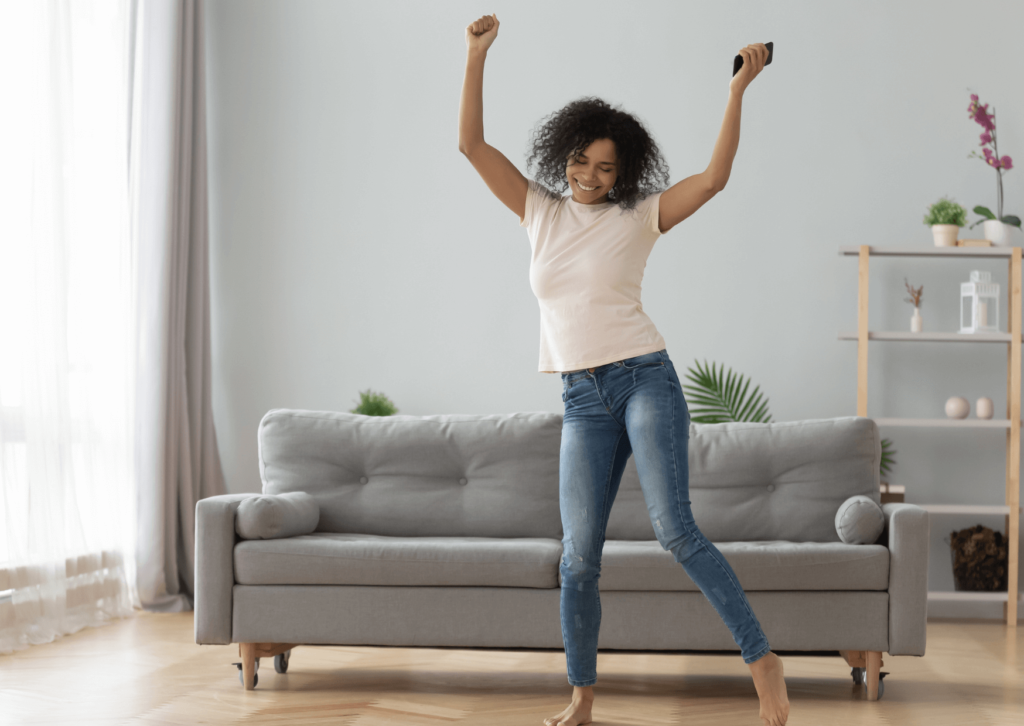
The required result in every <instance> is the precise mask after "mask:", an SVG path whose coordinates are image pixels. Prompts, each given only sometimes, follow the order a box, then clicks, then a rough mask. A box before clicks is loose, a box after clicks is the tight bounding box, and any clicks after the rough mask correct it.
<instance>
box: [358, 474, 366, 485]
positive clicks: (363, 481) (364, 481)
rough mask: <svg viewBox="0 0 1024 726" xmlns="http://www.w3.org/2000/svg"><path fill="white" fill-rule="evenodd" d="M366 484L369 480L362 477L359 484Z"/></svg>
mask: <svg viewBox="0 0 1024 726" xmlns="http://www.w3.org/2000/svg"><path fill="white" fill-rule="evenodd" d="M366 482H367V479H366V477H365V476H361V477H359V483H360V484H365V483H366Z"/></svg>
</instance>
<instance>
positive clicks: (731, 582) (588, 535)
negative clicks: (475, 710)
mask: <svg viewBox="0 0 1024 726" xmlns="http://www.w3.org/2000/svg"><path fill="white" fill-rule="evenodd" d="M562 386H563V390H562V401H563V402H564V404H565V415H564V419H563V422H562V447H561V452H560V460H559V470H558V475H559V490H558V500H559V507H560V509H561V513H562V531H563V533H564V537H563V538H562V560H561V563H560V565H559V571H560V572H561V574H562V591H561V621H562V640H563V641H564V643H565V657H566V663H567V666H568V673H569V683H571V684H572V685H574V686H591V685H593V684H594V683H596V682H597V635H598V631H599V630H600V627H601V600H600V595H599V593H598V587H597V581H598V578H599V577H600V576H601V553H602V550H603V547H604V540H605V530H606V528H607V526H608V515H609V513H610V512H611V508H612V502H613V501H614V500H615V495H616V493H617V492H618V490H619V482H620V481H621V479H622V472H623V470H624V469H625V466H626V461H627V460H628V459H629V456H630V454H631V453H632V454H633V456H634V457H635V459H636V469H637V473H638V474H639V475H640V487H641V489H642V490H643V494H644V501H646V502H647V511H648V512H649V513H650V517H651V523H652V524H653V525H654V533H655V535H656V536H657V538H658V542H659V543H660V544H661V546H662V547H663V548H664V549H666V550H668V551H670V552H671V553H672V555H673V557H674V558H675V560H676V562H678V563H679V564H681V565H682V566H683V569H684V570H686V574H687V575H689V577H690V579H691V580H693V582H694V583H695V584H696V585H697V587H699V588H700V589H701V592H703V593H704V596H705V597H707V599H708V600H709V601H710V602H711V604H712V606H714V608H715V610H716V611H717V612H718V614H719V616H720V617H721V618H722V620H723V621H725V624H726V625H727V626H728V628H729V631H730V632H731V633H732V637H733V639H734V640H735V641H736V644H737V645H738V646H739V647H740V652H741V654H742V656H743V660H744V662H746V663H753V662H754V661H756V660H758V659H759V658H761V657H763V656H764V655H766V654H767V653H768V652H769V650H770V648H769V647H768V639H767V638H766V637H765V635H764V632H763V631H762V630H761V625H760V623H758V621H757V617H756V616H755V615H754V611H753V610H752V609H751V608H750V603H749V602H748V601H747V596H746V595H745V594H744V592H743V588H742V587H741V586H740V583H739V581H738V580H737V579H736V574H735V573H734V572H733V570H732V567H730V566H729V563H728V562H727V561H726V559H725V558H724V557H723V556H722V553H721V552H720V551H719V550H718V548H717V547H715V546H714V545H713V544H711V542H710V541H708V539H707V538H705V537H704V535H703V534H701V532H700V530H699V529H697V525H696V523H695V522H694V520H693V515H692V514H691V512H690V493H689V480H690V474H689V460H688V456H687V446H688V444H689V441H690V412H689V410H688V409H687V406H686V401H685V399H684V398H683V389H682V385H681V384H680V383H679V377H678V376H677V375H676V370H675V367H674V366H673V365H672V361H671V360H669V357H668V352H667V351H666V350H665V349H662V350H660V351H657V352H655V353H646V354H644V355H638V356H636V357H633V358H626V359H625V360H621V361H616V362H614V363H608V364H606V365H603V366H596V367H595V368H593V369H583V370H578V371H569V372H566V373H562Z"/></svg>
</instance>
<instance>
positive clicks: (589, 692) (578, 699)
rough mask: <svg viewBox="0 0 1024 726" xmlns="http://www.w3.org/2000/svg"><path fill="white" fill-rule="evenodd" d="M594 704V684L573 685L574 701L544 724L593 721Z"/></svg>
mask: <svg viewBox="0 0 1024 726" xmlns="http://www.w3.org/2000/svg"><path fill="white" fill-rule="evenodd" d="M761 660H764V659H763V658H762V659H761ZM593 705H594V687H593V686H583V687H581V686H573V688H572V702H571V703H570V704H569V705H568V706H567V707H566V709H565V710H564V711H562V712H561V713H560V714H558V715H557V716H552V717H550V718H546V719H544V724H545V726H580V724H585V723H590V722H591V721H593V718H592V717H591V715H590V711H591V708H592V707H593Z"/></svg>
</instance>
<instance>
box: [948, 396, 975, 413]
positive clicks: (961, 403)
mask: <svg viewBox="0 0 1024 726" xmlns="http://www.w3.org/2000/svg"><path fill="white" fill-rule="evenodd" d="M970 412H971V404H969V403H968V402H967V399H966V398H964V397H963V396H953V397H952V398H950V399H949V400H948V401H946V415H947V416H948V417H949V418H967V414H969V413H970Z"/></svg>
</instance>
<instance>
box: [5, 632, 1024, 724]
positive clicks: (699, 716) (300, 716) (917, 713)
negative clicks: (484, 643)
mask: <svg viewBox="0 0 1024 726" xmlns="http://www.w3.org/2000/svg"><path fill="white" fill-rule="evenodd" d="M884 659H885V665H884V667H883V668H882V670H884V671H888V672H889V674H890V675H889V676H887V677H886V679H885V693H884V695H883V697H882V698H881V700H879V701H877V702H874V703H872V702H868V701H865V700H864V687H863V686H855V685H853V681H852V679H851V678H850V669H849V668H848V667H847V666H846V665H845V663H844V662H843V661H842V659H840V658H839V657H838V656H836V657H807V656H803V657H796V656H790V657H786V658H784V662H785V664H786V680H787V682H788V685H789V697H790V702H791V715H790V719H789V723H790V724H791V725H792V726H799V725H800V724H807V725H811V724H813V725H814V726H820V725H823V724H899V725H900V726H911V725H913V724H929V725H930V726H938V725H941V724H999V725H1003V724H1006V725H1009V724H1014V726H1020V724H1024V627H1019V628H1017V629H1016V630H1015V631H1014V634H1013V635H1012V636H1011V637H1010V638H1007V630H1006V627H1005V625H1002V624H999V623H997V622H988V621H986V622H978V621H962V620H961V621H935V622H930V623H929V625H928V654H927V655H926V656H925V657H923V658H914V657H908V656H901V657H890V656H888V655H885V656H884ZM238 660H239V658H238V648H237V646H209V645H207V646H198V645H196V644H195V642H194V641H193V635H192V614H191V613H182V614H174V615H155V614H148V613H139V614H137V615H136V616H135V617H132V618H128V619H126V620H122V621H117V622H115V623H112V624H110V625H107V626H105V627H101V628H92V629H87V630H83V631H81V632H79V633H76V634H74V635H70V636H67V637H65V638H61V639H60V640H57V641H56V642H54V643H50V644H47V645H38V646H34V647H31V648H28V649H26V650H23V651H19V652H17V653H14V654H12V655H7V656H0V723H4V724H6V723H16V724H234V723H246V724H351V725H358V726H367V725H369V724H374V725H376V724H402V725H403V726H420V725H430V726H444V725H445V724H488V725H494V726H504V725H506V724H508V725H512V724H516V725H517V726H518V725H520V724H533V725H536V726H541V724H542V721H541V719H543V718H544V717H546V716H550V715H553V714H555V713H557V712H558V711H560V710H561V709H562V708H563V707H564V706H565V705H566V704H567V703H568V697H569V694H570V693H571V687H570V686H569V684H568V682H567V681H566V674H565V655H564V654H563V653H562V652H561V651H559V652H545V653H538V652H516V651H467V650H445V649H419V648H408V649H406V648H349V647H330V648H314V647H299V648H296V649H295V650H294V651H293V652H292V659H291V664H290V667H289V671H288V673H287V674H286V675H278V674H276V673H275V672H274V668H273V662H272V661H271V660H267V659H263V661H262V662H261V666H260V670H259V675H260V680H259V685H258V686H257V688H256V690H254V691H248V692H247V691H244V690H243V689H242V686H241V684H240V683H239V681H238V676H237V671H236V669H235V667H234V666H232V665H231V663H232V662H235V661H238ZM598 674H599V679H600V680H599V682H598V684H597V685H596V686H595V687H594V693H595V696H596V702H595V707H594V723H595V724H602V725H604V726H610V725H613V724H614V725H625V724H636V725H637V726H647V725H648V724H688V725H693V726H696V725H699V724H714V725H715V726H731V725H732V724H753V725H754V726H756V725H757V724H759V723H760V721H759V720H758V718H757V697H756V694H755V692H754V687H753V685H752V683H751V680H750V676H749V671H748V670H747V667H746V666H745V665H744V664H743V661H742V660H741V659H740V658H739V656H738V655H731V656H725V655H637V654H604V653H602V654H600V656H599V657H598Z"/></svg>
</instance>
